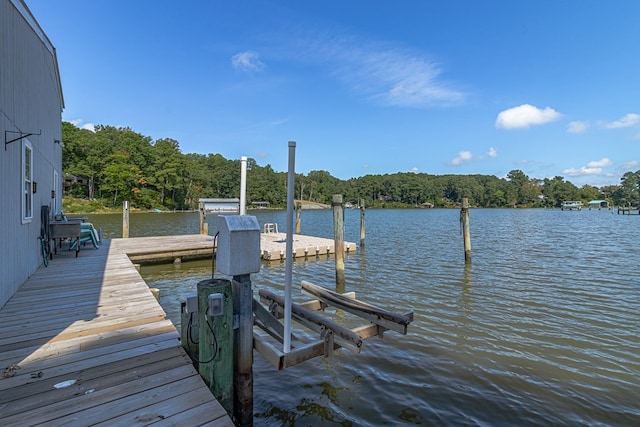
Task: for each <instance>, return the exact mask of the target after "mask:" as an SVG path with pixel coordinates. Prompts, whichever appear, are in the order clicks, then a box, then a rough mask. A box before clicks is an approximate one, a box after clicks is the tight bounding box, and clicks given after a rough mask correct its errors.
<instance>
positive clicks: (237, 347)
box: [231, 274, 253, 427]
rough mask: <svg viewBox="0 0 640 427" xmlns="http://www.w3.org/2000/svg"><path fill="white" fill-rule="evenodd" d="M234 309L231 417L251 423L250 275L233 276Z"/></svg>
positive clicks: (251, 293)
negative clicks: (236, 324)
mask: <svg viewBox="0 0 640 427" xmlns="http://www.w3.org/2000/svg"><path fill="white" fill-rule="evenodd" d="M231 286H232V290H233V312H234V314H235V315H237V316H238V327H237V328H236V329H234V331H233V386H234V393H233V396H234V398H233V412H234V413H233V417H234V419H235V420H236V425H238V426H241V427H245V426H252V425H253V292H252V290H251V276H250V275H249V274H243V275H240V276H233V281H232V282H231Z"/></svg>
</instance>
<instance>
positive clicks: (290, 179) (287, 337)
mask: <svg viewBox="0 0 640 427" xmlns="http://www.w3.org/2000/svg"><path fill="white" fill-rule="evenodd" d="M295 175H296V142H295V141H289V171H288V176H287V244H286V245H285V248H286V249H285V251H286V258H285V263H286V265H285V275H284V337H283V341H282V352H283V353H289V352H290V351H291V276H292V274H293V198H294V192H293V190H294V188H293V186H294V184H295Z"/></svg>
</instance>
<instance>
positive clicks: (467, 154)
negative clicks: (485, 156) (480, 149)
mask: <svg viewBox="0 0 640 427" xmlns="http://www.w3.org/2000/svg"><path fill="white" fill-rule="evenodd" d="M472 158H473V154H471V151H460V152H459V153H458V155H457V156H456V157H455V158H454V159H453V160H451V164H452V165H454V166H458V165H461V164H463V163H466V162H469V161H471V159H472Z"/></svg>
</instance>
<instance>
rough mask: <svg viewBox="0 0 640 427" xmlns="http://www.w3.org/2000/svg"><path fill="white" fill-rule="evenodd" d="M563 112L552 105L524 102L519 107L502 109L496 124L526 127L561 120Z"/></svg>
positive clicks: (507, 127)
mask: <svg viewBox="0 0 640 427" xmlns="http://www.w3.org/2000/svg"><path fill="white" fill-rule="evenodd" d="M561 117H562V114H560V113H558V112H557V111H556V110H554V109H553V108H551V107H546V108H544V109H541V108H538V107H534V106H533V105H530V104H522V105H520V106H518V107H513V108H509V109H507V110H504V111H501V112H500V113H499V114H498V118H497V119H496V123H495V126H496V127H497V128H499V129H526V128H528V127H530V126H533V125H542V124H545V123H549V122H553V121H556V120H559V119H560V118H561Z"/></svg>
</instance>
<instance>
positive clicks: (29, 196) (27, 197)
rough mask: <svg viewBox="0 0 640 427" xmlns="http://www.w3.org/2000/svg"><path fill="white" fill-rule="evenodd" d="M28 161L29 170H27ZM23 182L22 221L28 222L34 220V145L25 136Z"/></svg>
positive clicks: (22, 168)
mask: <svg viewBox="0 0 640 427" xmlns="http://www.w3.org/2000/svg"><path fill="white" fill-rule="evenodd" d="M27 162H28V165H29V170H27ZM21 163H22V167H21V170H22V175H21V178H20V181H21V182H22V185H21V187H22V191H21V193H20V194H21V200H22V201H21V202H20V205H21V206H22V223H23V224H27V223H29V222H31V221H32V220H33V145H31V143H30V142H29V141H28V140H27V139H26V138H25V139H23V140H22V162H21Z"/></svg>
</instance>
